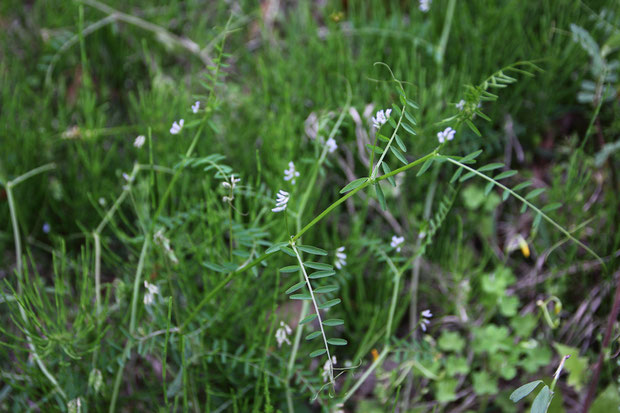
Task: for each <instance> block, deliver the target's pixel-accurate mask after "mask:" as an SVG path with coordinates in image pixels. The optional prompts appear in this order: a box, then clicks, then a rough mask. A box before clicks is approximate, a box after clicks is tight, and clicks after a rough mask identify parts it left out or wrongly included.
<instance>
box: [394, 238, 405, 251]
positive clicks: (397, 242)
mask: <svg viewBox="0 0 620 413" xmlns="http://www.w3.org/2000/svg"><path fill="white" fill-rule="evenodd" d="M403 242H405V237H399V236H396V235H392V242H390V246H391V247H392V248H396V252H400V245H401V244H402V243H403Z"/></svg>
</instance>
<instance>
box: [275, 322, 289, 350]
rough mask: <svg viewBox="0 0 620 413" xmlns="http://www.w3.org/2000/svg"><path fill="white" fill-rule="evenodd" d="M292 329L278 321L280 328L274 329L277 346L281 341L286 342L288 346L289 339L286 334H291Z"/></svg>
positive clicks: (280, 345) (280, 344) (279, 345)
mask: <svg viewBox="0 0 620 413" xmlns="http://www.w3.org/2000/svg"><path fill="white" fill-rule="evenodd" d="M292 332H293V330H291V328H290V327H289V326H288V324H285V323H284V321H280V328H278V329H277V330H276V341H277V342H278V348H280V347H282V343H286V344H288V345H289V346H290V345H291V341H290V340H289V339H288V336H290V335H291V333H292Z"/></svg>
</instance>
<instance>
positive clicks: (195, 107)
mask: <svg viewBox="0 0 620 413" xmlns="http://www.w3.org/2000/svg"><path fill="white" fill-rule="evenodd" d="M199 109H200V102H199V101H196V102H195V103H194V104H193V105H192V112H193V113H198V110H199Z"/></svg>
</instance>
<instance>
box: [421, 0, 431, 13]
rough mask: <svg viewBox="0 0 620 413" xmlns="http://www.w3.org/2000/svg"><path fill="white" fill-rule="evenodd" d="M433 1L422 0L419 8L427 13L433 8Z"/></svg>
mask: <svg viewBox="0 0 620 413" xmlns="http://www.w3.org/2000/svg"><path fill="white" fill-rule="evenodd" d="M431 1H432V0H420V6H419V9H420V10H421V11H423V12H424V13H426V12H427V11H429V10H430V9H431Z"/></svg>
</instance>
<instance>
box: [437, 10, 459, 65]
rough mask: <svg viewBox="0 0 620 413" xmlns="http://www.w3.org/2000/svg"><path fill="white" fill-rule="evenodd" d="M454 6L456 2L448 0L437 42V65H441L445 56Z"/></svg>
mask: <svg viewBox="0 0 620 413" xmlns="http://www.w3.org/2000/svg"><path fill="white" fill-rule="evenodd" d="M455 6H456V0H450V3H448V9H447V12H446V20H444V23H443V30H442V32H441V38H440V40H439V46H438V48H437V64H439V65H440V66H442V65H443V59H444V56H445V54H446V47H447V46H448V38H449V37H450V29H451V28H452V19H453V17H454V7H455Z"/></svg>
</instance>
